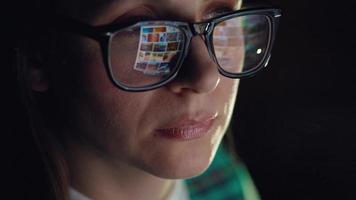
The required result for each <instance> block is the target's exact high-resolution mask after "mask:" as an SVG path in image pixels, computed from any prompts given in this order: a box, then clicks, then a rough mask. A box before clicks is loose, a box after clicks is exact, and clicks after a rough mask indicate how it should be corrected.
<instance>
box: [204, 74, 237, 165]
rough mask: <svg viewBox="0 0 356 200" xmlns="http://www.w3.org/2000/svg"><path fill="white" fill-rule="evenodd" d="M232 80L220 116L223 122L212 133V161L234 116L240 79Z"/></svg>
mask: <svg viewBox="0 0 356 200" xmlns="http://www.w3.org/2000/svg"><path fill="white" fill-rule="evenodd" d="M230 81H233V83H232V85H231V90H228V92H229V95H228V98H227V100H226V102H224V106H223V113H221V114H220V117H221V118H222V119H221V120H222V123H221V124H219V125H218V126H217V127H216V129H215V132H214V133H213V134H212V138H211V141H210V145H211V149H212V151H211V155H210V162H211V161H212V160H213V159H214V156H215V153H216V151H217V149H218V147H219V144H220V142H221V140H222V138H223V136H224V135H225V132H226V130H227V127H228V125H229V123H230V120H231V117H232V112H233V109H234V106H235V101H236V95H237V90H238V85H239V80H230Z"/></svg>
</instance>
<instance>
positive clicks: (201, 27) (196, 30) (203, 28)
mask: <svg viewBox="0 0 356 200" xmlns="http://www.w3.org/2000/svg"><path fill="white" fill-rule="evenodd" d="M210 25H211V23H209V22H201V23H193V24H191V26H190V27H191V31H192V33H193V36H195V35H202V34H205V33H206V32H208V31H209V29H210Z"/></svg>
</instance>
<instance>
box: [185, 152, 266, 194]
mask: <svg viewBox="0 0 356 200" xmlns="http://www.w3.org/2000/svg"><path fill="white" fill-rule="evenodd" d="M185 182H186V184H187V187H188V190H189V193H190V197H191V200H200V199H202V200H203V199H204V200H219V199H221V200H228V199H231V200H232V199H234V200H259V199H260V198H259V195H258V193H257V190H256V188H255V186H254V184H253V181H252V179H251V177H250V175H249V173H248V170H247V169H246V167H245V165H244V164H243V163H242V162H241V161H239V160H236V159H234V158H233V157H232V155H230V153H229V152H228V151H227V150H226V149H225V148H224V146H223V145H220V148H219V149H218V151H217V153H216V156H215V158H214V160H213V162H212V163H211V165H210V166H209V168H208V169H207V170H206V171H205V172H204V173H203V174H201V175H199V176H197V177H194V178H191V179H187V180H185Z"/></svg>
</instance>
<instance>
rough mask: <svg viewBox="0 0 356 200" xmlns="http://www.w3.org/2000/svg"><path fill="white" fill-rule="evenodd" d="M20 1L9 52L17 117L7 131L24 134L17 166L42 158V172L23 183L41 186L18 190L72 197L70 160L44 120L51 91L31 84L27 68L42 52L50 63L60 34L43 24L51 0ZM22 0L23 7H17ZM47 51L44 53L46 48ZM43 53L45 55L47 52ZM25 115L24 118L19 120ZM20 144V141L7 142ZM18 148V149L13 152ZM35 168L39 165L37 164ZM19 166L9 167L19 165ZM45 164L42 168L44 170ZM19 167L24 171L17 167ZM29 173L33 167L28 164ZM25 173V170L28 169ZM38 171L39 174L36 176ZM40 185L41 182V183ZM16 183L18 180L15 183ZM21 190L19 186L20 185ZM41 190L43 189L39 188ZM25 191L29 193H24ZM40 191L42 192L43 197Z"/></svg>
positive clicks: (14, 11)
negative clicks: (34, 88) (44, 91)
mask: <svg viewBox="0 0 356 200" xmlns="http://www.w3.org/2000/svg"><path fill="white" fill-rule="evenodd" d="M16 4H17V5H11V4H8V6H9V10H10V11H11V13H10V16H11V17H12V18H11V24H13V25H12V26H11V25H10V26H9V27H8V29H9V33H10V34H9V38H11V39H10V41H11V42H12V44H10V45H9V46H8V48H7V50H8V52H10V54H11V56H10V58H11V60H10V61H9V63H7V64H8V66H9V67H8V69H9V70H8V71H7V72H8V73H9V74H11V75H10V76H8V77H7V78H8V79H11V80H8V81H9V82H10V84H11V85H10V86H9V87H10V90H13V91H15V92H13V93H11V94H10V96H9V101H10V102H11V106H9V108H8V109H9V110H8V111H7V112H6V113H11V114H12V115H13V116H16V117H14V118H11V119H10V121H11V122H10V123H9V124H7V126H8V128H7V132H8V133H9V136H10V135H11V138H12V140H13V141H14V143H15V142H17V141H16V140H20V139H25V141H23V143H26V145H25V146H22V145H21V148H22V149H21V150H18V151H19V154H21V156H23V159H20V160H17V161H15V159H16V158H15V155H13V157H14V158H12V159H10V163H11V164H10V165H9V166H11V167H12V168H15V169H18V168H20V169H21V168H24V167H27V166H29V164H28V162H36V161H40V164H33V163H31V164H32V165H36V166H37V165H38V166H37V167H39V169H36V170H38V171H37V172H33V173H34V174H36V173H37V174H36V175H37V176H35V175H33V176H31V175H30V179H31V180H27V181H28V182H27V183H25V185H24V187H28V188H31V189H33V188H36V189H37V190H36V192H37V193H36V192H30V193H27V194H17V195H18V196H21V198H28V195H30V196H31V195H36V197H34V196H33V197H30V198H29V199H33V198H36V199H41V198H43V199H53V200H65V199H67V198H68V197H67V196H68V195H67V190H68V188H67V187H68V178H67V172H66V169H65V166H66V165H65V162H64V159H63V158H62V155H61V153H60V152H59V151H60V149H61V148H60V147H59V146H58V145H59V144H58V143H57V142H56V138H55V137H56V136H54V135H53V134H51V132H50V131H49V129H48V123H47V122H46V121H45V120H44V118H43V116H44V115H43V114H44V113H45V112H47V111H48V108H49V107H48V106H49V105H48V104H46V103H45V101H46V99H48V98H49V97H48V94H39V93H36V92H34V91H32V89H31V88H30V87H29V80H28V79H29V77H28V70H29V67H30V66H31V65H34V64H37V63H36V62H37V56H39V55H40V54H38V53H39V52H40V53H41V58H40V59H41V60H43V63H49V61H50V59H51V57H52V55H51V52H52V50H53V48H54V47H55V44H54V43H53V41H55V40H53V37H55V35H53V34H48V32H47V31H46V30H45V29H44V26H43V25H44V24H46V23H48V22H49V21H46V19H48V18H47V17H46V16H45V13H47V11H49V10H50V9H51V7H50V6H49V5H50V4H51V2H50V1H40V0H33V1H20V2H18V1H17V2H16ZM18 5H21V7H18ZM44 52H45V53H44ZM42 56H43V57H42ZM19 118H21V120H19ZM8 145H11V146H12V145H15V144H11V143H10V144H8ZM26 147H31V148H33V149H34V150H33V151H31V152H26V149H25V148H26ZM14 154H15V153H14ZM33 168H36V167H33ZM15 169H10V170H14V172H15ZM41 169H42V171H41ZM15 173H20V172H19V171H18V172H15ZM24 173H32V172H27V171H26V170H24ZM25 176H26V175H25ZM36 177H38V179H37V180H36V179H35V178H36ZM36 185H38V186H41V188H37V187H36ZM16 186H17V185H16ZM16 190H17V189H16ZM25 190H26V189H23V188H20V189H19V191H17V192H18V193H21V192H23V193H26V192H25ZM39 193H41V194H39ZM25 196H26V197H25ZM39 197H40V198H39Z"/></svg>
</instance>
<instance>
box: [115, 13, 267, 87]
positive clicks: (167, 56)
mask: <svg viewBox="0 0 356 200" xmlns="http://www.w3.org/2000/svg"><path fill="white" fill-rule="evenodd" d="M269 34H270V24H269V20H268V18H267V17H266V16H264V15H256V14H255V15H247V16H239V17H235V18H231V19H228V20H225V21H222V22H220V23H218V24H217V25H216V26H215V29H214V31H213V35H212V48H213V52H214V54H215V57H216V61H217V63H218V64H219V66H220V67H221V68H222V69H223V70H224V71H226V72H228V73H231V74H239V73H243V72H247V71H250V70H253V69H255V68H256V67H258V65H259V63H260V62H261V61H262V59H263V58H264V55H265V53H266V50H267V48H268V43H269V37H270V35H269ZM186 40H187V38H186V35H185V34H184V32H183V30H182V29H181V28H179V27H178V26H177V25H175V24H174V23H171V24H170V23H167V22H163V21H162V22H159V21H157V22H142V23H139V24H137V25H134V26H133V27H130V28H128V29H124V30H121V31H119V32H116V33H115V34H114V35H113V37H112V39H111V42H110V47H109V48H110V49H109V52H110V53H109V58H110V60H109V62H110V65H111V70H112V74H113V78H114V79H116V81H118V82H120V83H121V84H123V85H125V86H128V87H144V86H148V85H153V84H157V83H160V82H162V81H164V80H166V79H167V78H169V77H170V76H171V75H172V74H173V73H174V72H176V70H177V67H178V65H179V64H180V62H181V59H182V57H183V50H184V49H185V45H186Z"/></svg>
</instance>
